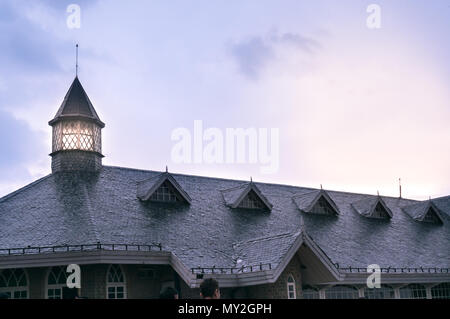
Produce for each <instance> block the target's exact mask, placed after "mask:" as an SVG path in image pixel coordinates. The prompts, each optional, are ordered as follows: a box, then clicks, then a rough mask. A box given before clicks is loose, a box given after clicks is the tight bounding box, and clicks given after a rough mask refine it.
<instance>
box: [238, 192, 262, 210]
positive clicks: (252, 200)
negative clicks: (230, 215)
mask: <svg viewBox="0 0 450 319" xmlns="http://www.w3.org/2000/svg"><path fill="white" fill-rule="evenodd" d="M238 207H239V208H248V209H264V208H265V205H264V203H263V202H262V201H261V199H259V197H258V195H257V194H256V193H255V192H254V191H253V190H251V191H250V192H249V193H248V194H247V195H246V196H245V197H244V198H243V199H242V201H241V203H240V204H239V205H238Z"/></svg>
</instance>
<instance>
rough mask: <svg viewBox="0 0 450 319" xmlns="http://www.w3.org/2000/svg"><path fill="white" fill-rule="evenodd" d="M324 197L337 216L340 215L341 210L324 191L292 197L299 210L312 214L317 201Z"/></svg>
mask: <svg viewBox="0 0 450 319" xmlns="http://www.w3.org/2000/svg"><path fill="white" fill-rule="evenodd" d="M322 196H323V197H324V198H325V200H326V201H327V202H328V203H329V204H330V206H331V207H332V208H333V209H334V211H335V212H336V214H339V208H338V207H337V206H336V204H335V203H334V201H333V199H332V198H331V197H330V196H329V195H328V193H327V192H326V191H324V190H322V189H321V190H314V191H312V192H307V193H303V194H297V195H295V196H293V197H292V199H293V201H294V203H295V204H296V205H297V207H298V209H300V210H301V211H304V212H307V213H309V212H311V211H312V209H313V208H314V205H315V204H316V203H317V201H318V200H319V199H320V198H321V197H322Z"/></svg>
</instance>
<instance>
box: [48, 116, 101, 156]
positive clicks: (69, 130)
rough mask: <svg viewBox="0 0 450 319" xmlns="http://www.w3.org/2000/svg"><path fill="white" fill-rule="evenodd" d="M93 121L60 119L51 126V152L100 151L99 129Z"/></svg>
mask: <svg viewBox="0 0 450 319" xmlns="http://www.w3.org/2000/svg"><path fill="white" fill-rule="evenodd" d="M100 130H101V129H100V127H99V126H97V125H96V124H95V123H92V122H86V121H79V120H75V121H73V120H72V121H61V122H59V123H57V124H55V125H54V126H53V152H57V151H62V150H81V151H92V152H98V153H101V152H102V149H101V131H100Z"/></svg>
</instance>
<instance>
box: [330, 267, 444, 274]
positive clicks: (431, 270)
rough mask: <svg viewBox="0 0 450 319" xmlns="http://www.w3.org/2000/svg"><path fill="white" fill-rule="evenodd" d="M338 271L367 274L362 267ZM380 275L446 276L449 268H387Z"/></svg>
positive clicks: (382, 269) (381, 269)
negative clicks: (426, 274)
mask: <svg viewBox="0 0 450 319" xmlns="http://www.w3.org/2000/svg"><path fill="white" fill-rule="evenodd" d="M338 269H339V271H341V272H344V273H368V271H367V268H363V267H347V268H338ZM380 272H381V273H390V274H392V273H394V274H402V273H409V274H410V273H418V274H419V273H434V274H438V273H439V274H448V273H450V268H438V267H432V268H430V267H425V268H424V267H413V268H411V267H403V268H399V267H387V268H385V267H384V268H380Z"/></svg>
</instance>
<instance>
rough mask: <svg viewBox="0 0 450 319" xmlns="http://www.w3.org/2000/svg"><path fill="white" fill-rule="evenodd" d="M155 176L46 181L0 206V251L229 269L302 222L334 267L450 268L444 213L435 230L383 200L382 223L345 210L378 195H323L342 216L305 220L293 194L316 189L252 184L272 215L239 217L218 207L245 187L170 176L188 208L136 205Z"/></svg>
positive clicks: (400, 202)
mask: <svg viewBox="0 0 450 319" xmlns="http://www.w3.org/2000/svg"><path fill="white" fill-rule="evenodd" d="M160 174H161V172H155V171H144V170H136V169H128V168H119V167H110V166H103V168H102V169H101V170H100V172H99V173H82V172H59V173H55V174H51V175H48V176H47V177H45V178H42V179H40V180H38V181H36V182H34V183H32V184H30V185H28V186H26V187H24V188H22V189H20V190H18V191H16V192H14V193H11V194H10V195H8V196H5V197H3V198H1V199H0V248H17V247H27V246H28V245H31V246H53V245H63V244H70V245H77V244H87V243H96V242H102V243H118V244H120V243H128V244H144V245H145V244H149V243H161V244H162V247H163V250H166V251H171V252H173V253H174V254H175V255H176V256H177V257H178V258H179V260H180V261H181V262H182V263H183V264H184V265H185V266H186V267H188V268H193V267H199V266H200V267H211V266H214V265H216V266H218V267H234V266H235V265H236V257H238V256H244V257H243V260H244V261H246V260H247V262H252V263H253V262H255V263H258V264H259V263H271V262H276V260H278V259H279V255H280V254H283V251H285V248H283V247H287V246H288V245H289V242H290V240H292V239H293V237H290V235H287V234H295V233H297V232H299V231H300V229H301V228H302V227H301V224H302V219H303V221H304V230H305V232H306V233H307V235H308V236H309V237H311V238H312V239H313V240H314V243H315V244H317V245H318V246H319V247H320V248H321V249H322V251H323V252H324V253H325V254H326V256H327V257H328V258H329V259H330V260H331V261H332V262H333V263H338V264H339V265H340V267H346V266H352V267H367V265H369V264H374V263H376V264H378V265H380V266H381V267H389V266H390V267H442V268H449V267H450V241H449V240H448V238H449V237H450V222H449V220H448V219H449V218H450V217H448V215H446V214H448V212H446V213H445V214H442V215H444V216H445V218H446V220H445V221H444V224H443V225H442V226H440V227H436V226H435V225H430V224H427V223H417V222H414V220H412V219H411V218H410V216H409V215H407V214H406V213H405V212H403V210H402V207H404V206H407V205H410V204H414V203H417V201H413V200H407V199H402V198H391V197H383V200H384V201H385V202H386V204H387V205H388V206H389V207H390V208H391V210H392V211H393V217H392V218H391V220H390V222H389V223H386V222H384V223H383V222H380V221H379V220H376V219H369V218H365V217H363V216H361V215H360V214H359V213H357V212H356V211H355V210H354V209H353V208H352V206H351V204H352V203H355V202H357V201H360V200H364V199H365V200H368V199H373V198H376V196H372V195H364V194H354V193H345V192H336V191H328V193H329V194H330V196H331V197H332V198H333V201H334V202H335V204H336V206H337V207H338V208H339V211H340V214H339V216H337V217H336V218H332V219H330V218H324V217H323V216H318V215H314V214H307V213H303V212H301V211H299V210H298V208H297V206H296V204H295V203H294V202H293V200H292V197H293V196H294V195H298V194H302V193H309V192H311V191H314V189H311V188H303V187H295V186H288V185H276V184H267V183H255V184H256V185H257V187H258V189H260V190H261V192H262V193H264V194H265V196H266V197H267V199H268V200H269V201H270V202H271V203H272V205H273V208H272V211H271V212H270V213H268V212H254V211H245V212H243V211H241V210H235V209H232V208H230V207H228V206H227V205H225V203H224V199H223V195H222V192H221V191H220V190H224V189H231V188H234V187H239V186H241V185H242V184H243V181H236V180H227V179H219V178H209V177H201V176H189V175H182V174H172V175H173V177H174V178H175V179H176V180H177V182H178V183H179V184H180V186H181V187H182V188H183V189H184V190H185V191H186V192H187V193H189V195H190V196H191V205H181V206H177V205H175V206H173V205H164V204H157V203H148V202H142V201H140V200H139V199H138V198H137V196H136V190H137V187H138V184H139V183H140V182H142V181H145V180H149V179H151V178H152V177H155V176H159V175H160ZM449 202H450V197H448V199H445V198H443V199H440V200H439V208H440V209H448V207H449V206H450V204H449ZM437 206H438V205H437ZM446 207H447V208H446ZM292 236H294V235H292ZM262 238H267V239H262Z"/></svg>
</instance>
